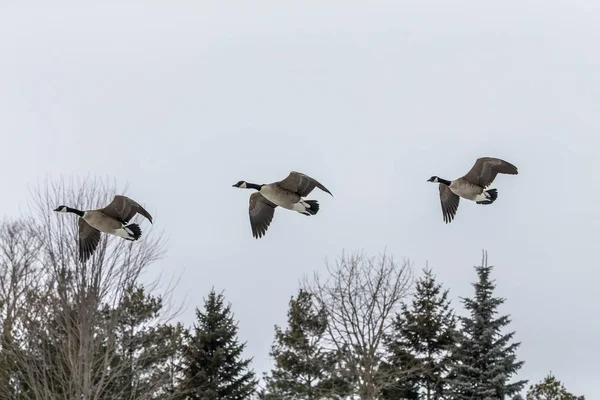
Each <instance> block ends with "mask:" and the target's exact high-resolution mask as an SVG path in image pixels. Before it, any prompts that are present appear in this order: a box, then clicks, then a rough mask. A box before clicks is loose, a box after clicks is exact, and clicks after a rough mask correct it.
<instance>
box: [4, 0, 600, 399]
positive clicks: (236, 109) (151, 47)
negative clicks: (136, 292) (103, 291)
mask: <svg viewBox="0 0 600 400" xmlns="http://www.w3.org/2000/svg"><path fill="white" fill-rule="evenodd" d="M102 3H103V4H102V5H95V6H82V5H80V4H77V5H75V3H72V4H68V3H64V2H60V1H53V2H52V5H48V4H47V3H46V2H44V3H39V4H38V5H34V3H30V4H29V5H22V4H21V2H16V1H3V2H2V3H0V52H1V56H0V57H1V58H0V60H1V61H0V135H1V137H2V142H1V143H2V144H1V146H0V154H1V157H0V171H1V185H2V188H3V190H2V194H3V195H2V196H1V197H0V208H1V209H2V214H3V215H4V216H17V215H19V214H20V213H21V212H22V211H23V210H24V208H25V207H24V204H25V202H26V201H27V199H28V188H29V187H31V186H34V185H35V184H36V182H37V181H38V180H40V179H42V180H43V179H44V178H45V177H46V176H47V175H48V176H52V177H54V178H58V177H60V176H61V175H63V176H65V177H72V176H86V175H87V174H93V175H98V176H100V177H106V176H110V177H115V178H116V180H117V182H118V183H119V184H120V185H125V184H126V183H129V184H130V187H129V191H128V193H129V195H130V196H131V197H133V198H134V199H135V200H137V201H139V202H141V203H143V204H144V205H146V206H147V207H146V208H147V209H148V211H149V212H150V213H151V214H152V215H153V216H154V217H155V226H154V229H157V230H162V231H164V232H165V234H166V235H167V236H168V238H169V252H168V255H167V257H166V259H164V260H163V261H161V262H160V263H158V264H155V265H154V266H153V267H152V270H151V273H153V274H157V273H158V272H160V271H162V273H163V275H164V276H165V278H169V277H171V276H181V278H182V281H181V283H180V284H179V286H178V289H177V290H178V291H177V294H176V297H177V299H178V300H181V301H183V300H186V302H187V303H186V304H187V305H188V307H187V309H186V311H185V312H184V313H183V315H182V316H181V317H180V318H181V319H182V320H183V321H184V322H185V323H186V324H188V325H189V324H191V323H192V321H193V315H194V307H195V306H201V305H202V299H203V297H204V296H206V294H207V293H208V291H209V290H210V289H211V287H212V286H213V285H214V286H215V288H216V289H217V290H219V291H220V290H222V289H224V290H225V295H226V297H227V299H228V300H229V301H231V302H232V305H233V310H234V312H235V315H236V317H237V318H238V319H239V321H240V332H239V335H240V339H241V340H244V341H247V342H248V347H247V354H248V355H250V356H253V357H255V362H254V364H253V366H254V368H255V370H256V371H258V372H262V371H264V370H267V369H268V368H269V367H270V365H271V364H270V361H269V358H268V351H269V348H270V345H271V343H272V339H273V325H274V324H284V323H285V320H286V311H287V302H288V300H289V297H290V296H291V295H294V294H295V293H296V289H297V284H298V280H299V279H300V278H302V276H303V275H304V274H306V273H311V272H312V271H314V270H323V269H324V259H325V257H329V258H330V259H332V258H335V257H337V256H338V255H339V254H340V253H341V252H342V251H343V250H344V249H345V250H347V251H352V250H364V251H365V253H367V254H373V255H375V254H377V253H379V252H381V251H383V250H384V249H386V248H387V251H388V252H389V253H392V254H394V256H395V257H396V258H399V259H401V258H403V257H407V258H409V259H410V260H411V261H412V262H413V263H414V266H415V268H416V269H417V271H418V270H420V269H421V268H423V267H424V266H425V263H426V262H427V261H428V262H429V265H430V267H432V268H433V269H434V271H435V273H436V274H437V276H438V278H439V279H440V281H441V282H443V284H444V285H445V286H446V287H449V288H450V290H451V294H452V296H453V298H454V299H455V302H454V305H455V306H456V308H460V304H459V302H458V297H460V296H472V294H473V289H472V287H471V283H472V282H473V281H474V280H475V279H476V275H475V272H474V270H473V266H474V265H476V264H478V263H479V262H480V260H481V250H482V249H487V250H488V252H489V261H490V264H492V265H494V266H495V269H494V272H493V277H494V278H495V279H496V283H497V285H498V286H497V294H498V295H500V296H503V297H506V298H507V301H506V303H505V304H504V306H503V307H502V308H501V311H502V312H503V313H508V314H510V315H511V316H512V319H513V323H512V325H511V329H514V330H516V332H517V333H516V337H515V338H516V340H518V341H521V342H522V346H521V348H520V350H519V353H518V356H519V359H522V360H524V361H525V365H524V367H523V368H522V370H521V373H520V375H519V377H521V378H525V379H529V380H530V381H532V382H537V381H539V380H540V379H542V378H543V377H544V376H545V375H546V374H547V373H548V372H549V371H550V370H552V372H553V373H554V374H555V375H556V376H557V377H558V378H559V379H560V380H562V381H563V382H564V383H565V385H566V386H567V388H568V389H569V390H570V391H572V392H574V393H575V394H585V395H586V397H588V398H590V399H594V398H600V385H598V382H600V371H599V368H598V359H599V358H600V342H599V341H598V337H599V336H600V320H599V318H598V316H599V315H600V313H599V304H600V294H599V292H598V285H597V282H598V279H599V278H600V272H599V270H598V255H597V248H598V239H599V236H600V235H599V232H600V211H599V209H598V204H599V202H600V200H599V198H600V188H599V185H598V183H599V179H598V171H599V169H600V159H599V158H598V155H597V154H598V147H599V146H600V139H599V132H600V119H599V116H600V74H599V73H600V52H599V51H598V43H599V41H600V6H599V5H598V2H596V1H574V0H569V1H566V0H565V1H523V0H521V1H505V2H502V3H499V2H496V3H493V4H492V3H491V2H474V1H452V2H447V1H435V2H433V1H419V2H414V1H410V2H409V1H389V2H382V1H370V2H368V6H367V3H366V2H360V4H359V2H348V1H344V2H342V1H335V2H334V1H331V2H323V1H303V2H295V4H292V3H291V2H281V1H260V2H242V1H238V2H233V1H232V2H227V4H225V3H226V2H216V1H202V2H197V1H190V2H181V1H180V2H175V1H170V2H150V1H137V2H128V4H127V5H123V3H125V2H122V1H119V2H117V1H106V2H102ZM300 3H302V4H300ZM481 156H492V157H500V158H503V159H506V160H507V161H510V162H512V163H514V164H515V165H517V166H518V168H519V175H518V176H516V177H515V176H507V175H504V176H502V175H501V176H499V177H498V178H497V179H496V181H495V182H494V186H495V187H497V188H498V191H499V198H498V200H497V201H496V202H495V203H494V204H493V205H492V206H486V207H483V206H477V205H475V204H473V203H467V202H464V201H463V202H461V205H460V207H459V210H458V213H457V217H456V219H455V221H454V222H453V223H451V224H448V225H446V224H444V222H443V219H442V213H441V209H440V204H439V197H438V188H437V186H436V185H433V184H431V183H427V182H426V180H427V179H428V178H429V177H430V176H432V175H439V176H441V177H444V178H447V179H454V178H457V177H460V176H462V175H463V174H464V173H466V172H467V171H468V170H469V168H470V167H471V166H472V164H473V162H474V161H475V159H476V158H477V157H481ZM291 170H297V171H301V172H304V173H306V174H308V175H310V176H313V177H314V178H316V179H318V180H319V181H321V182H322V183H323V184H324V185H325V186H327V187H328V188H329V189H330V190H331V191H332V192H333V194H334V196H335V197H334V198H331V197H330V196H328V195H327V194H325V193H323V192H320V191H318V190H315V191H314V192H313V193H311V195H310V196H309V198H311V199H317V200H319V202H320V204H321V210H320V212H319V214H318V215H317V216H315V217H310V218H307V217H304V216H301V215H297V214H295V213H291V212H288V211H285V210H281V209H278V210H277V211H276V213H275V219H274V221H273V223H272V225H271V227H270V229H269V231H268V232H267V235H266V237H264V238H262V239H260V240H256V239H254V238H253V237H252V234H251V230H250V225H249V221H248V196H249V195H250V193H251V192H250V191H244V190H239V189H235V188H232V187H231V185H232V184H234V183H235V182H237V181H239V180H248V181H250V182H256V183H269V182H273V181H277V180H280V179H282V178H284V177H285V176H287V174H288V173H289V171H291ZM49 212H51V211H50V210H49ZM141 223H142V229H148V223H147V221H142V222H141ZM144 227H146V228H144Z"/></svg>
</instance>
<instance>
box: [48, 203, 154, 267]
mask: <svg viewBox="0 0 600 400" xmlns="http://www.w3.org/2000/svg"><path fill="white" fill-rule="evenodd" d="M54 211H58V212H71V213H73V214H77V215H78V216H79V217H80V218H79V221H78V223H79V257H80V260H81V262H84V261H86V260H87V259H88V258H90V256H91V255H92V254H93V253H94V251H95V250H96V247H97V246H98V242H99V241H100V232H104V233H108V234H110V235H115V236H119V237H122V238H123V239H125V240H132V241H133V240H138V239H139V238H140V237H141V236H142V230H141V229H140V227H139V225H138V224H128V222H129V221H130V220H131V219H132V218H133V217H134V216H135V215H136V214H137V213H140V214H142V215H143V216H144V217H146V218H148V220H149V221H150V223H152V216H151V215H150V214H149V213H148V211H146V210H145V209H144V208H143V207H142V206H140V205H139V204H138V203H136V202H135V201H133V200H131V199H130V198H129V197H125V196H121V195H116V196H115V198H114V199H113V201H112V202H111V203H110V204H109V205H107V206H106V207H104V208H100V209H98V210H88V211H80V210H78V209H76V208H71V207H67V206H59V207H58V208H56V209H55V210H54Z"/></svg>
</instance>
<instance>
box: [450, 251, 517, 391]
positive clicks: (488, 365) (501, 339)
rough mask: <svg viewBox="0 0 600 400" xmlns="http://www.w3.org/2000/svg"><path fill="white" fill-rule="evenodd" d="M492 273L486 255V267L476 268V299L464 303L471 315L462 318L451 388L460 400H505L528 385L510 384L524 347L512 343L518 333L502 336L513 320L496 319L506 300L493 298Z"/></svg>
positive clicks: (502, 317) (483, 265)
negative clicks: (499, 307) (518, 354)
mask: <svg viewBox="0 0 600 400" xmlns="http://www.w3.org/2000/svg"><path fill="white" fill-rule="evenodd" d="M492 269H493V267H492V266H488V265H487V255H486V254H485V253H484V259H483V262H482V265H481V266H478V267H475V270H476V271H477V275H478V277H479V281H478V282H476V283H474V284H473V286H474V287H475V297H474V298H472V299H469V298H463V299H462V301H463V304H464V307H465V309H466V310H467V311H469V314H470V315H469V316H468V317H460V321H461V325H462V329H461V330H460V332H459V335H458V340H457V345H456V347H455V351H454V355H453V357H454V360H453V368H452V378H453V379H452V384H451V386H452V394H453V397H452V398H453V399H456V400H462V399H465V400H466V399H469V400H473V399H476V400H488V399H489V400H504V399H505V397H506V396H512V395H515V394H517V393H518V392H520V391H521V390H522V388H523V386H524V385H525V384H526V383H527V381H523V380H522V381H517V382H513V383H509V382H508V380H509V379H510V377H511V376H512V375H514V374H515V373H516V372H517V371H518V370H519V369H520V368H521V366H522V365H523V362H522V361H516V354H515V352H516V350H517V348H518V347H519V346H520V343H511V341H512V339H513V336H514V332H511V333H506V334H505V333H503V332H502V331H503V328H505V327H506V326H507V325H508V324H509V323H510V319H509V317H508V316H506V315H505V316H499V317H497V316H496V315H497V313H498V306H500V305H501V304H502V303H504V301H505V299H503V298H499V297H493V296H492V294H493V291H494V289H495V287H496V285H495V284H494V282H493V281H492V280H490V273H491V271H492Z"/></svg>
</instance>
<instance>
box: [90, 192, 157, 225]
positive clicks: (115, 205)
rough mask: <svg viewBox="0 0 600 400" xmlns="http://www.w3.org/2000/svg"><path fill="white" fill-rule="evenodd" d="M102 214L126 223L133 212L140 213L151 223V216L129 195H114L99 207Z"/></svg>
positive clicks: (132, 215) (133, 214)
mask: <svg viewBox="0 0 600 400" xmlns="http://www.w3.org/2000/svg"><path fill="white" fill-rule="evenodd" d="M99 211H102V212H103V213H104V214H106V215H108V216H109V217H113V218H115V219H117V220H119V221H121V222H122V223H124V224H126V223H128V222H129V221H131V219H132V218H133V217H134V216H135V214H138V213H139V214H142V215H143V216H144V217H146V218H148V221H150V223H152V216H151V215H150V213H149V212H148V211H146V210H145V209H144V207H142V206H140V205H139V204H138V203H136V202H135V201H133V200H131V199H130V198H129V197H125V196H121V195H116V196H115V198H114V199H113V201H112V202H111V203H110V204H109V205H107V206H106V207H104V208H102V209H100V210H99Z"/></svg>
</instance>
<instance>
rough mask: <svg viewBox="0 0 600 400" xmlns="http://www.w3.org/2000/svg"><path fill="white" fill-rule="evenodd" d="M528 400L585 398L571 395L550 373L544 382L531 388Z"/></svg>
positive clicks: (575, 399) (528, 392)
mask: <svg viewBox="0 0 600 400" xmlns="http://www.w3.org/2000/svg"><path fill="white" fill-rule="evenodd" d="M527 400H585V397H584V396H575V395H574V394H572V393H569V392H568V391H567V389H566V388H565V386H564V385H563V384H562V383H561V382H560V381H559V380H558V379H556V378H555V377H554V375H552V373H550V374H548V376H547V377H545V378H544V380H543V381H542V382H540V383H537V384H535V385H533V386H532V387H530V388H529V390H528V391H527Z"/></svg>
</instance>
